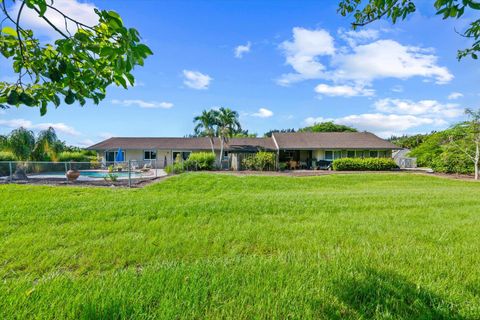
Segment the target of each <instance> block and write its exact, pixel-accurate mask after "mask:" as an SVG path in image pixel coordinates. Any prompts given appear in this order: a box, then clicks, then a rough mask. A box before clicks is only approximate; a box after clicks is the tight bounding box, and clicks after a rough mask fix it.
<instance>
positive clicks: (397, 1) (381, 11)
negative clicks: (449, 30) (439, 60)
mask: <svg viewBox="0 0 480 320" xmlns="http://www.w3.org/2000/svg"><path fill="white" fill-rule="evenodd" d="M433 5H434V7H435V10H436V11H437V15H440V16H442V18H443V19H444V20H445V19H459V18H461V17H462V16H463V15H464V13H465V11H471V12H470V15H468V16H471V17H472V16H473V17H475V18H474V19H476V20H474V21H472V22H470V23H469V24H468V26H467V27H466V29H465V31H463V32H461V33H460V34H461V35H462V36H464V37H465V38H469V39H471V40H473V44H472V45H471V46H470V47H469V48H467V49H464V50H459V51H458V53H457V58H458V59H462V58H464V57H466V56H471V57H472V58H473V59H478V54H479V52H480V19H478V18H477V17H478V10H480V2H478V0H461V1H460V0H435V2H434V4H433ZM415 11H416V6H415V1H414V0H341V1H340V3H339V6H338V12H339V13H340V14H341V15H342V16H344V17H347V16H348V17H350V16H353V18H354V22H353V23H352V27H353V29H356V28H357V27H363V26H365V25H367V24H369V23H371V22H373V21H376V20H380V19H383V18H386V19H387V20H390V21H391V22H392V23H394V24H395V23H396V22H397V21H398V20H405V18H406V17H407V16H409V15H410V14H412V13H413V12H415Z"/></svg>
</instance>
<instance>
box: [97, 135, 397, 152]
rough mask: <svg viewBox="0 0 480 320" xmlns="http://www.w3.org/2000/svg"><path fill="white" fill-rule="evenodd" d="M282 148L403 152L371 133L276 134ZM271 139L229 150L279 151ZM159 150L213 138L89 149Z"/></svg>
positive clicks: (234, 143) (120, 141)
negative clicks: (389, 150)
mask: <svg viewBox="0 0 480 320" xmlns="http://www.w3.org/2000/svg"><path fill="white" fill-rule="evenodd" d="M273 136H274V138H275V141H276V142H277V144H278V147H279V148H280V149H343V150H345V149H400V148H398V147H397V146H395V145H393V144H392V143H390V142H388V141H386V140H383V139H381V138H379V137H377V136H376V135H374V134H372V133H368V132H319V133H310V132H297V133H274V135H273ZM275 141H274V140H273V139H272V138H230V139H229V140H228V141H227V143H226V144H225V150H226V151H257V150H276V149H277V146H276V144H275ZM118 148H122V149H124V150H133V149H136V150H139V149H140V150H142V149H160V150H162V149H163V150H185V151H188V150H211V149H212V147H211V143H210V138H207V137H199V138H133V137H117V138H110V139H107V140H104V141H102V142H99V143H97V144H94V145H93V146H90V147H89V148H88V149H90V150H114V149H118ZM214 149H215V150H220V140H219V139H218V138H215V139H214Z"/></svg>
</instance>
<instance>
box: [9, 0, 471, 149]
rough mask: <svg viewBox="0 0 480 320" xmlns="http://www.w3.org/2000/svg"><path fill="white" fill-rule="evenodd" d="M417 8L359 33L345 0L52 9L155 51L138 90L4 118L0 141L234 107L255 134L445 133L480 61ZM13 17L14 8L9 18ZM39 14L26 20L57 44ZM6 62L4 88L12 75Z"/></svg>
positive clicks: (70, 137) (152, 131)
mask: <svg viewBox="0 0 480 320" xmlns="http://www.w3.org/2000/svg"><path fill="white" fill-rule="evenodd" d="M417 2H421V6H420V7H419V8H418V12H417V13H416V14H414V15H413V16H412V17H410V18H409V19H408V20H407V21H406V22H404V23H401V24H397V25H394V26H392V25H390V24H389V23H387V22H378V23H374V24H371V25H370V26H369V27H368V28H365V29H362V30H360V31H358V32H352V30H350V28H349V22H350V20H349V19H348V18H343V17H341V16H340V15H339V14H337V13H336V5H337V3H338V1H323V0H322V1H320V0H317V1H286V0H282V1H266V0H265V1H143V0H138V1H135V5H133V3H134V2H132V1H98V0H97V1H94V2H92V1H89V2H76V1H75V0H56V3H57V4H58V5H61V6H64V7H65V10H67V11H68V10H69V11H70V12H71V13H72V15H74V16H76V17H77V18H79V19H82V20H83V21H86V22H94V21H95V16H94V15H93V14H92V13H91V10H92V8H93V6H96V7H98V8H101V9H111V10H115V11H117V12H119V13H120V15H121V16H122V17H123V19H124V22H125V24H126V25H127V26H131V27H135V28H137V29H138V30H139V31H140V34H141V35H142V37H143V40H144V41H145V43H146V44H147V45H149V46H150V48H151V49H152V50H153V52H154V55H153V56H151V57H150V58H149V59H147V61H146V64H145V66H144V67H143V68H138V69H136V70H135V72H134V74H135V76H136V80H137V84H136V85H135V86H134V87H132V88H130V89H129V90H124V89H122V88H117V87H115V86H112V87H110V88H109V90H108V93H107V98H106V99H105V100H104V101H103V102H101V103H100V105H98V106H95V105H94V104H93V103H87V105H86V106H84V107H80V106H77V105H73V106H68V105H61V106H60V107H59V108H58V109H55V108H54V107H50V108H49V110H48V113H47V115H45V116H43V117H41V116H40V114H39V110H38V109H36V108H28V107H23V106H22V107H20V108H18V109H15V108H14V109H10V110H8V111H6V112H2V113H1V114H0V134H5V133H8V132H9V131H11V130H12V129H13V128H14V127H17V126H19V125H23V126H25V127H28V128H30V129H32V130H35V131H38V130H41V129H43V128H45V127H48V126H49V125H52V126H54V127H55V128H56V129H57V132H58V134H59V136H60V137H61V138H62V139H64V140H66V141H67V142H68V143H71V144H75V145H79V146H86V145H89V144H92V143H94V142H98V141H100V140H103V139H105V138H107V137H110V136H183V135H186V134H189V133H192V131H193V122H192V119H193V117H194V116H195V115H196V114H199V113H200V112H201V111H202V110H203V109H209V108H214V107H220V106H224V107H230V108H232V109H234V110H237V111H238V112H239V113H240V115H241V123H242V124H243V127H244V128H245V129H248V130H249V131H250V132H255V133H258V134H259V135H262V134H263V133H264V132H265V131H268V130H269V129H280V128H299V127H303V126H305V125H308V124H312V123H314V122H318V121H324V120H333V121H335V122H337V123H342V124H347V125H351V126H354V127H356V128H358V129H360V130H368V131H372V132H375V133H377V134H379V135H381V136H384V137H388V136H389V135H391V134H403V133H409V134H411V133H419V132H428V131H431V130H439V129H443V128H445V127H448V126H449V125H450V124H452V123H454V122H456V121H459V120H461V119H463V109H464V108H465V107H471V108H478V107H480V106H479V103H478V101H479V98H480V89H479V87H478V79H479V76H480V63H479V62H475V61H473V60H470V59H465V60H462V61H461V62H458V61H457V59H456V50H457V49H458V48H464V47H466V46H468V44H469V42H468V41H467V40H466V39H464V38H462V37H460V36H458V35H457V34H456V33H455V31H454V28H456V29H457V30H463V28H464V27H465V25H466V23H467V22H468V21H469V18H472V17H469V16H468V15H467V16H465V17H464V18H462V19H461V20H451V21H446V22H445V21H443V20H442V19H441V18H440V17H437V16H435V15H434V12H433V10H432V8H433V5H432V4H431V3H432V2H433V1H417ZM12 10H15V8H12ZM35 19H36V17H35V16H33V15H26V16H25V18H24V20H25V21H24V22H25V23H27V24H30V25H32V27H34V28H36V29H37V30H38V33H39V34H41V35H42V37H44V38H49V37H52V35H51V33H50V32H49V31H48V30H47V29H46V28H44V26H42V25H41V24H39V23H38V21H36V20H35ZM11 76H12V74H11V71H10V66H9V64H8V63H6V62H5V61H0V79H2V80H6V79H7V80H8V79H9V77H11Z"/></svg>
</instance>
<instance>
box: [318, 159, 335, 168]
mask: <svg viewBox="0 0 480 320" xmlns="http://www.w3.org/2000/svg"><path fill="white" fill-rule="evenodd" d="M317 164H318V168H319V169H324V170H325V169H330V167H331V165H332V162H331V161H327V160H318V162H317Z"/></svg>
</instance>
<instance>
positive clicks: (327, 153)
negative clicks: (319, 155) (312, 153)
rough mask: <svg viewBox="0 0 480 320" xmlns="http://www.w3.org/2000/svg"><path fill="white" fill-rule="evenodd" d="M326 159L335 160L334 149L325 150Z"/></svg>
mask: <svg viewBox="0 0 480 320" xmlns="http://www.w3.org/2000/svg"><path fill="white" fill-rule="evenodd" d="M325 160H333V151H325Z"/></svg>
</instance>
